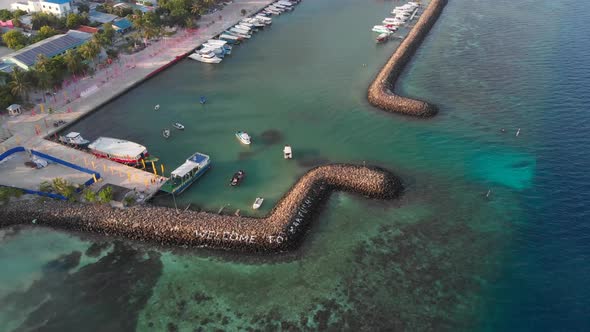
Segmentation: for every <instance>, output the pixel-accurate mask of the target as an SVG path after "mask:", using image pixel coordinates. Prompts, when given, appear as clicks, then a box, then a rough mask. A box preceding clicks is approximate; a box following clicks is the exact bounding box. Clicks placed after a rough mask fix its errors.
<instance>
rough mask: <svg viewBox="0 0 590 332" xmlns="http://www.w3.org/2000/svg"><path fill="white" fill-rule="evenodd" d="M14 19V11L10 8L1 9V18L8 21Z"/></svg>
mask: <svg viewBox="0 0 590 332" xmlns="http://www.w3.org/2000/svg"><path fill="white" fill-rule="evenodd" d="M11 19H12V13H11V12H10V10H8V9H0V20H2V21H8V20H11Z"/></svg>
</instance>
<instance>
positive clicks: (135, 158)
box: [88, 137, 149, 165]
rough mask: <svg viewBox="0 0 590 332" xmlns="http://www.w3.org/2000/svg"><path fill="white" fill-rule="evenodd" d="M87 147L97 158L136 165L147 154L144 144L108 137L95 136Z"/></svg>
mask: <svg viewBox="0 0 590 332" xmlns="http://www.w3.org/2000/svg"><path fill="white" fill-rule="evenodd" d="M88 149H90V152H91V153H92V154H94V155H95V156H97V157H99V158H107V159H110V160H112V161H116V162H118V163H122V164H127V165H137V164H138V163H140V162H141V160H142V159H144V158H146V157H147V156H148V155H149V154H148V151H147V149H146V148H145V146H143V145H141V144H137V143H134V142H131V141H127V140H124V139H118V138H110V137H99V138H97V139H96V140H95V141H94V142H92V143H90V144H89V145H88Z"/></svg>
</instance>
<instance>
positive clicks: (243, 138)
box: [236, 131, 252, 145]
mask: <svg viewBox="0 0 590 332" xmlns="http://www.w3.org/2000/svg"><path fill="white" fill-rule="evenodd" d="M236 138H237V139H238V140H239V141H240V142H242V143H244V144H246V145H250V143H251V142H252V140H251V137H250V135H248V133H247V132H245V131H238V132H236Z"/></svg>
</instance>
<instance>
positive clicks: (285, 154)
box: [283, 145, 293, 159]
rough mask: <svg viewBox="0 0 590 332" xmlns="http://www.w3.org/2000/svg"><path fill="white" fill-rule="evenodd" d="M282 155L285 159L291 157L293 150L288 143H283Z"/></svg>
mask: <svg viewBox="0 0 590 332" xmlns="http://www.w3.org/2000/svg"><path fill="white" fill-rule="evenodd" d="M283 157H284V158H285V159H292V158H293V150H292V149H291V146H290V145H285V147H284V148H283Z"/></svg>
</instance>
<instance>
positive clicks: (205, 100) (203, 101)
mask: <svg viewBox="0 0 590 332" xmlns="http://www.w3.org/2000/svg"><path fill="white" fill-rule="evenodd" d="M206 102H207V98H206V97H205V96H201V98H199V103H201V105H204V104H205V103H206Z"/></svg>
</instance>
